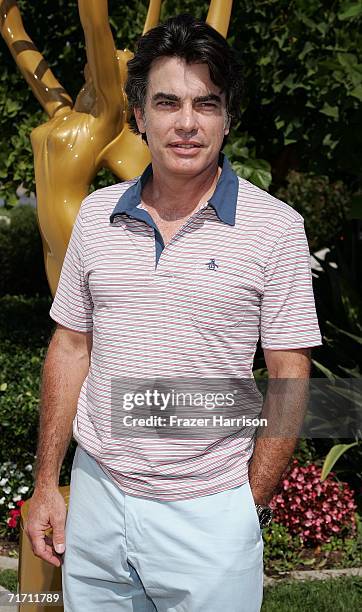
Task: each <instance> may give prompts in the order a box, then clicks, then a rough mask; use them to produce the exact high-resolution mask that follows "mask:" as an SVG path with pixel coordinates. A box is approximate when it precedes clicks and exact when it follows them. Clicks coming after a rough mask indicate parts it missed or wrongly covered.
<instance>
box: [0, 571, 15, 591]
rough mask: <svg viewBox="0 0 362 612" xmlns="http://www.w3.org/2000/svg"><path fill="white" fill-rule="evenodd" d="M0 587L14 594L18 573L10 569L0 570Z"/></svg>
mask: <svg viewBox="0 0 362 612" xmlns="http://www.w3.org/2000/svg"><path fill="white" fill-rule="evenodd" d="M0 585H1V586H2V587H4V588H5V589H7V590H8V591H11V593H16V592H17V590H18V573H17V572H16V571H15V570H11V569H5V570H0Z"/></svg>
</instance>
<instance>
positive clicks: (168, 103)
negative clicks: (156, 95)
mask: <svg viewBox="0 0 362 612" xmlns="http://www.w3.org/2000/svg"><path fill="white" fill-rule="evenodd" d="M174 104H175V103H174V102H173V101H172V100H160V102H158V104H157V106H174Z"/></svg>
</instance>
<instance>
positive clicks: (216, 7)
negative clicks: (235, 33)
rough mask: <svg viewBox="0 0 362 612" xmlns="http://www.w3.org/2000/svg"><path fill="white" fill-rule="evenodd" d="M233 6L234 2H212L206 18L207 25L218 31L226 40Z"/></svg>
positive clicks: (216, 0)
mask: <svg viewBox="0 0 362 612" xmlns="http://www.w3.org/2000/svg"><path fill="white" fill-rule="evenodd" d="M232 6H233V0H211V2H210V6H209V12H208V14H207V17H206V23H208V24H209V25H210V26H211V27H213V28H214V29H215V30H217V31H218V32H219V33H220V34H221V35H222V36H224V38H226V36H227V33H228V29H229V24H230V16H231V9H232Z"/></svg>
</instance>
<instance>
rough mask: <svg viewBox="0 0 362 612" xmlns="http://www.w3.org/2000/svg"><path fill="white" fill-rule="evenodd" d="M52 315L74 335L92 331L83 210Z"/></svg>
mask: <svg viewBox="0 0 362 612" xmlns="http://www.w3.org/2000/svg"><path fill="white" fill-rule="evenodd" d="M49 314H50V316H51V318H52V319H54V321H56V322H57V323H59V324H60V325H64V326H65V327H69V328H70V329H73V330H75V331H80V332H90V331H92V328H93V318H92V314H93V302H92V298H91V295H90V291H89V286H88V281H87V278H86V277H85V275H84V260H83V220H82V215H81V209H80V210H79V213H78V216H77V218H76V221H75V223H74V227H73V231H72V234H71V237H70V240H69V244H68V249H67V252H66V255H65V258H64V262H63V267H62V271H61V274H60V279H59V283H58V287H57V291H56V294H55V297H54V300H53V304H52V306H51V309H50V313H49Z"/></svg>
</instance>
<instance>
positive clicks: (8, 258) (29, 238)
mask: <svg viewBox="0 0 362 612" xmlns="http://www.w3.org/2000/svg"><path fill="white" fill-rule="evenodd" d="M0 211H1V212H0V270H1V275H0V296H3V295H6V294H13V295H14V294H19V293H21V294H23V295H35V294H36V293H41V294H42V295H46V294H47V293H48V292H49V289H48V284H47V280H46V275H45V271H44V262H43V249H42V243H41V238H40V234H39V230H38V224H37V219H36V212H35V210H34V208H33V207H32V206H30V205H26V206H16V207H15V208H13V209H12V210H10V211H5V210H4V209H0Z"/></svg>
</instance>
